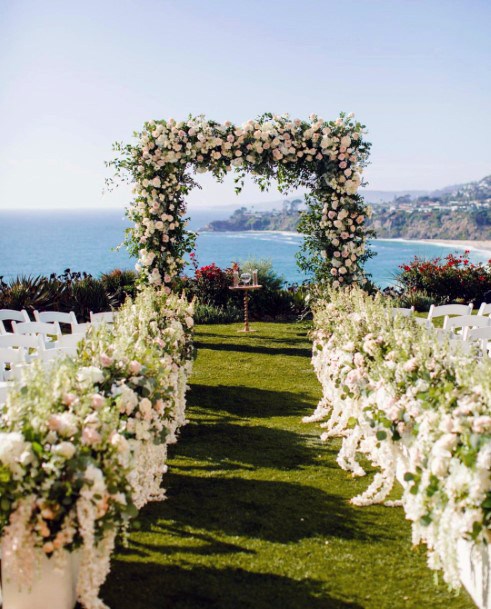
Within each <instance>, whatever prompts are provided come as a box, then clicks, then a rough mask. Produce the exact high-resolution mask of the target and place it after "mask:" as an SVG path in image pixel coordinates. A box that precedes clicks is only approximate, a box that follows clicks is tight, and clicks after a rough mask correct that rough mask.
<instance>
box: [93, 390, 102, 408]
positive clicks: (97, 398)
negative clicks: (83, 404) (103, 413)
mask: <svg viewBox="0 0 491 609" xmlns="http://www.w3.org/2000/svg"><path fill="white" fill-rule="evenodd" d="M104 403H105V400H104V398H103V397H102V395H101V394H100V393H94V395H93V396H92V408H95V409H96V410H99V408H102V407H103V406H104Z"/></svg>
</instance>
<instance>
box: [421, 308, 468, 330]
mask: <svg viewBox="0 0 491 609" xmlns="http://www.w3.org/2000/svg"><path fill="white" fill-rule="evenodd" d="M472 307H473V304H472V303H470V304H468V305H464V304H448V305H438V306H436V305H431V307H430V310H429V312H428V319H435V317H444V318H445V319H444V320H443V327H444V328H446V327H447V322H448V319H449V315H470V314H471V313H472Z"/></svg>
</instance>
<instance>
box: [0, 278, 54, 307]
mask: <svg viewBox="0 0 491 609" xmlns="http://www.w3.org/2000/svg"><path fill="white" fill-rule="evenodd" d="M65 290H66V286H65V284H64V283H63V282H61V281H59V280H58V279H57V278H52V277H49V278H48V277H43V276H41V275H38V276H36V277H35V276H32V275H20V276H18V277H15V278H14V279H11V280H10V281H4V280H3V279H2V281H1V282H0V308H2V309H16V310H21V309H26V310H27V311H28V312H30V313H32V312H33V311H34V310H35V309H41V310H43V309H57V308H59V304H60V302H62V301H63V295H64V291H65Z"/></svg>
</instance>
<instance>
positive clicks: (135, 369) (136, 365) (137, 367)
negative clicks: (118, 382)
mask: <svg viewBox="0 0 491 609" xmlns="http://www.w3.org/2000/svg"><path fill="white" fill-rule="evenodd" d="M129 369H130V372H131V374H138V373H139V372H140V371H141V369H142V365H141V364H140V362H137V361H136V360H132V361H131V362H130V363H129Z"/></svg>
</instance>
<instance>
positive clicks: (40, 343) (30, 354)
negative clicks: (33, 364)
mask: <svg viewBox="0 0 491 609" xmlns="http://www.w3.org/2000/svg"><path fill="white" fill-rule="evenodd" d="M0 348H9V349H23V350H24V353H25V358H26V360H27V361H30V360H32V359H35V358H36V357H37V356H38V353H39V351H40V350H41V349H44V340H43V339H42V337H40V336H36V335H32V334H10V333H9V334H2V335H1V336H0Z"/></svg>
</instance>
